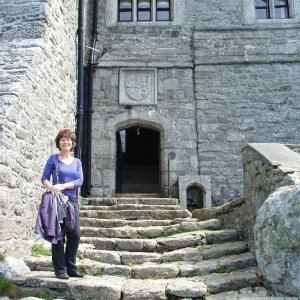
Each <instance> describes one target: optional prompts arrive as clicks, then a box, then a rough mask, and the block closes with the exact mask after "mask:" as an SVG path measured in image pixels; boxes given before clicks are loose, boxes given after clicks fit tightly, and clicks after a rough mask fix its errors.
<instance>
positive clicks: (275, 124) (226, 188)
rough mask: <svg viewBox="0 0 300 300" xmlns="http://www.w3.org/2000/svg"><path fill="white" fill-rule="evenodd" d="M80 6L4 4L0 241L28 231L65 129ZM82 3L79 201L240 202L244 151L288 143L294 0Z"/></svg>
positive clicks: (297, 11)
mask: <svg viewBox="0 0 300 300" xmlns="http://www.w3.org/2000/svg"><path fill="white" fill-rule="evenodd" d="M79 2H80V1H79ZM79 2H78V1H74V0H67V1H63V0H35V1H33V0H2V1H0V53H1V61H0V71H1V73H0V99H1V103H0V107H1V111H0V116H1V131H0V132H1V135H0V137H1V150H0V156H1V161H0V178H1V181H0V194H1V196H0V197H1V204H0V215H1V224H0V235H1V244H0V246H1V247H6V248H9V247H10V246H11V245H15V243H14V241H15V240H18V239H24V240H26V239H28V238H29V237H31V235H32V225H33V223H34V218H35V213H36V208H37V205H38V202H39V197H40V193H41V191H42V188H41V184H40V174H41V172H42V168H43V165H44V163H45V160H46V158H47V156H48V155H49V154H50V153H51V152H52V151H54V150H55V147H54V142H53V138H54V136H55V135H56V132H57V130H58V129H60V128H62V127H71V128H74V129H75V115H76V100H77V96H76V86H77V83H76V79H77V68H76V54H77V53H76V48H77V46H78V43H77V37H76V31H77V17H78V9H79V8H78V4H79ZM83 2H84V12H85V27H84V34H85V43H84V46H85V53H84V54H85V57H86V63H85V67H86V70H87V72H86V74H90V79H89V80H88V79H86V80H85V84H86V85H85V104H84V128H83V132H84V135H83V141H82V160H83V163H84V167H85V179H86V180H85V185H84V187H83V192H84V194H85V195H94V196H110V195H115V194H116V193H132V192H134V193H141V192H147V193H160V194H161V195H163V196H168V195H170V196H175V197H180V199H181V202H182V207H183V208H185V207H186V206H187V207H191V208H193V207H207V206H210V205H212V206H217V205H220V204H222V203H225V202H228V201H230V200H231V199H233V198H236V197H238V196H241V195H243V183H242V181H243V176H242V158H241V147H242V146H243V145H245V144H246V143H253V142H255V143H258V142H265V143H267V142H277V143H284V144H295V143H298V141H299V137H300V130H299V129H300V128H299V127H300V124H299V114H300V110H299V108H300V101H299V99H298V95H299V91H300V84H299V83H300V57H299V49H300V33H299V27H300V23H299V21H300V20H299V18H300V2H299V0H283V1H275V0H270V1H258V0H236V1H234V2H233V1H228V0H225V1H217V0H207V1H196V0H164V1H161V0H152V1H150V0H148V1H147V0H145V1H140V0H131V1H130V0H127V1H124V0H98V1H96V0H95V1H83ZM95 4H96V6H97V7H95ZM95 12H96V18H94V19H95V20H96V21H97V23H96V22H95V20H94V22H93V15H95ZM95 36H97V40H96V39H92V38H93V37H95ZM91 48H94V49H95V52H94V53H91V51H92V50H91ZM104 49H105V51H104ZM104 52H105V54H104V55H103V56H102V57H101V58H100V55H99V56H98V53H102V54H103V53H104ZM89 71H90V72H89ZM89 99H90V101H89ZM11 250H13V249H11Z"/></svg>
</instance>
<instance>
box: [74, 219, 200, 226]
mask: <svg viewBox="0 0 300 300" xmlns="http://www.w3.org/2000/svg"><path fill="white" fill-rule="evenodd" d="M182 222H189V223H195V222H198V220H197V219H192V218H177V219H173V220H146V219H145V220H131V221H130V220H124V219H95V218H83V217H82V218H80V224H81V226H83V227H105V228H111V227H121V226H131V227H149V226H168V225H172V224H180V223H182ZM191 227H192V226H191Z"/></svg>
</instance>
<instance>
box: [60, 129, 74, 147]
mask: <svg viewBox="0 0 300 300" xmlns="http://www.w3.org/2000/svg"><path fill="white" fill-rule="evenodd" d="M63 137H64V138H67V139H70V140H71V141H72V149H71V150H73V149H74V148H75V147H76V136H75V134H74V133H73V132H72V131H71V130H70V129H68V128H64V129H61V130H60V131H59V133H58V135H57V136H56V138H55V144H56V147H57V148H58V149H59V150H60V147H59V142H60V140H61V139H62V138H63Z"/></svg>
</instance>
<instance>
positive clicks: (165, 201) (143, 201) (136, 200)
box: [82, 197, 179, 206]
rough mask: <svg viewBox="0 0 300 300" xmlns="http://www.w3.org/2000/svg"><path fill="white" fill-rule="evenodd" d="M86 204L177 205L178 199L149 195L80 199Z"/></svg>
mask: <svg viewBox="0 0 300 300" xmlns="http://www.w3.org/2000/svg"><path fill="white" fill-rule="evenodd" d="M82 201H83V202H86V203H87V204H88V205H95V206H97V205H99V206H104V205H105V206H113V205H125V204H131V205H134V204H136V205H137V204H139V205H170V206H171V205H175V206H176V205H179V200H178V199H176V198H151V197H145V198H141V197H128V198H118V197H116V198H88V199H84V198H83V199H82Z"/></svg>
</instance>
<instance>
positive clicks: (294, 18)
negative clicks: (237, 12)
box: [243, 0, 300, 26]
mask: <svg viewBox="0 0 300 300" xmlns="http://www.w3.org/2000/svg"><path fill="white" fill-rule="evenodd" d="M272 3H273V4H274V3H275V2H274V0H272ZM243 4H244V5H243V6H244V24H264V25H266V24H269V25H270V26H272V24H276V23H277V24H279V23H280V24H283V23H284V24H295V23H297V24H298V23H300V0H289V18H288V19H282V18H277V19H275V18H274V17H273V16H274V6H273V9H272V10H271V16H272V17H271V18H270V19H258V18H257V16H256V10H255V6H256V0H243ZM271 8H272V7H271Z"/></svg>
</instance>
